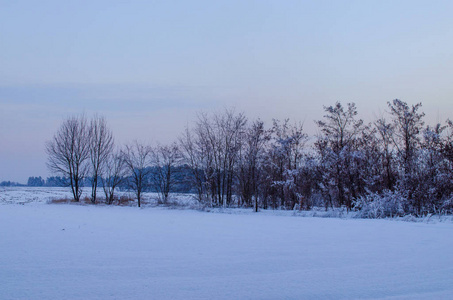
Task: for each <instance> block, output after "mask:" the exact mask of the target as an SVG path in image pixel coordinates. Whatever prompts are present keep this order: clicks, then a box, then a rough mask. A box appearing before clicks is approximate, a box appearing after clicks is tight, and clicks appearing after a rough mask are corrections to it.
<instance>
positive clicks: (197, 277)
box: [0, 188, 453, 299]
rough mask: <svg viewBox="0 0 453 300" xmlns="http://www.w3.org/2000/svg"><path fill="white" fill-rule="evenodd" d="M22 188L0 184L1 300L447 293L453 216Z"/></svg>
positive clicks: (452, 266)
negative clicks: (309, 213)
mask: <svg viewBox="0 0 453 300" xmlns="http://www.w3.org/2000/svg"><path fill="white" fill-rule="evenodd" d="M26 190H27V189H25V188H22V189H16V190H12V189H9V190H7V189H2V190H0V203H2V204H3V205H0V243H1V244H0V299H453V223H452V222H451V220H450V221H444V222H431V223H425V222H397V221H390V220H361V219H339V218H312V217H310V218H300V217H293V216H292V215H281V214H272V213H271V212H265V213H257V214H255V213H252V212H249V213H240V214H236V213H233V211H230V213H229V214H225V213H223V214H220V213H206V212H200V211H195V210H187V209H186V210H175V209H173V210H170V209H165V208H160V207H145V208H142V209H139V208H137V207H118V206H99V205H98V206H93V205H70V204H46V203H47V202H48V200H49V199H55V198H59V197H62V196H64V194H61V195H60V194H55V193H58V190H56V189H52V190H51V191H52V193H51V195H52V196H50V195H49V194H46V193H45V190H44V189H41V190H30V189H29V190H28V192H26ZM60 192H61V193H65V191H63V190H60ZM21 193H22V194H21ZM30 193H32V194H34V196H30V195H29V194H30ZM20 195H22V196H20ZM27 195H28V196H27ZM55 195H56V196H55ZM11 197H15V198H14V199H12V198H11ZM30 197H31V198H32V199H33V197H34V198H35V200H34V201H31V200H30ZM46 197H47V198H46ZM18 203H19V204H18ZM20 204H24V205H20Z"/></svg>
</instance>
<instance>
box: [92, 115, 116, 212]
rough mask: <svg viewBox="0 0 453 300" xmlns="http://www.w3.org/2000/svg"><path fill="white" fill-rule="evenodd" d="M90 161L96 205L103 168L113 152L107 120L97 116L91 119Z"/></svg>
mask: <svg viewBox="0 0 453 300" xmlns="http://www.w3.org/2000/svg"><path fill="white" fill-rule="evenodd" d="M89 136H90V161H91V178H90V179H91V202H92V203H96V191H97V187H98V182H99V177H102V166H103V165H104V164H105V163H106V162H107V159H108V157H109V155H110V154H111V153H112V151H113V145H114V141H113V135H112V132H111V131H110V129H109V128H108V127H107V122H106V120H105V118H103V117H100V116H95V117H93V119H91V123H90V129H89Z"/></svg>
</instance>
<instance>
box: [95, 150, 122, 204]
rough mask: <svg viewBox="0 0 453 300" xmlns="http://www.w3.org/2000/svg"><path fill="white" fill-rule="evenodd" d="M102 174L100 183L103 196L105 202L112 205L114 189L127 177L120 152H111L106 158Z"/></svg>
mask: <svg viewBox="0 0 453 300" xmlns="http://www.w3.org/2000/svg"><path fill="white" fill-rule="evenodd" d="M102 173H103V176H101V181H102V187H103V189H104V194H105V202H106V203H107V204H112V203H113V199H114V196H115V189H116V188H117V187H118V186H119V185H120V184H121V183H123V181H124V180H125V177H126V176H127V168H126V162H125V160H124V157H123V155H122V153H121V151H120V150H118V151H116V152H112V153H110V154H109V155H108V156H107V159H106V161H105V164H104V165H103V172H102Z"/></svg>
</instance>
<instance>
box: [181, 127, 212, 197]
mask: <svg viewBox="0 0 453 300" xmlns="http://www.w3.org/2000/svg"><path fill="white" fill-rule="evenodd" d="M179 144H180V150H181V155H182V159H183V161H184V163H186V164H187V165H188V166H189V167H190V170H191V173H192V176H191V178H190V179H191V184H192V185H193V186H195V188H196V190H197V197H198V201H200V202H201V203H203V204H206V202H207V200H208V199H207V197H206V196H205V194H206V188H205V186H206V172H205V170H204V166H205V161H206V159H208V156H207V153H206V148H205V147H203V144H202V143H201V141H200V140H199V138H198V136H197V135H194V134H193V133H192V131H191V130H190V129H189V128H186V129H185V131H184V134H183V135H182V136H181V138H180V139H179Z"/></svg>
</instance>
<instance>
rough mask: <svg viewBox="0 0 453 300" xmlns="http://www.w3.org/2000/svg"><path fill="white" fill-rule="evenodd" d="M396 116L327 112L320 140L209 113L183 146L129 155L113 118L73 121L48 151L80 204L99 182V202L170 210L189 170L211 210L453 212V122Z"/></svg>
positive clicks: (403, 111)
mask: <svg viewBox="0 0 453 300" xmlns="http://www.w3.org/2000/svg"><path fill="white" fill-rule="evenodd" d="M388 108H389V111H388V113H387V115H386V116H384V117H382V118H380V119H378V120H376V121H374V122H372V123H369V124H365V123H364V121H363V120H361V119H359V118H358V113H357V108H356V106H355V104H353V103H348V104H346V106H344V105H342V104H341V103H339V102H337V103H336V104H335V105H333V106H328V107H324V110H325V115H324V117H323V118H322V119H321V120H318V121H316V124H317V126H318V128H319V133H318V135H317V136H315V137H312V138H309V137H308V136H307V134H306V133H305V132H304V131H303V126H302V124H297V123H291V122H290V121H289V120H284V121H279V120H274V121H273V123H272V126H271V127H270V128H266V127H265V125H264V122H262V121H261V120H255V121H250V120H248V119H247V117H246V116H245V115H244V114H243V113H237V112H235V111H234V110H225V111H224V112H222V113H217V114H205V113H201V114H199V115H198V118H197V120H196V121H195V122H194V124H193V125H192V126H191V127H188V128H186V129H185V131H184V133H183V134H182V135H181V136H180V138H179V140H178V142H175V143H173V144H171V145H158V146H156V147H150V146H148V145H144V144H141V143H139V142H135V143H133V144H130V145H126V146H124V147H123V148H122V150H114V148H115V147H114V143H113V137H112V133H111V131H110V130H109V129H108V128H107V125H106V122H105V120H104V119H103V118H101V117H94V118H93V119H92V120H91V121H90V122H88V121H87V119H86V118H85V117H84V116H82V117H73V118H69V119H67V120H66V121H64V122H63V124H62V125H61V127H60V129H59V131H58V132H57V133H56V134H55V136H54V138H53V140H51V141H50V142H48V144H47V152H48V154H49V167H50V169H51V170H52V171H54V172H56V173H58V174H59V175H61V176H64V177H66V178H68V179H69V183H70V186H71V188H72V191H73V194H74V199H75V200H76V201H78V200H79V199H80V193H81V186H80V181H81V179H82V178H84V177H86V176H89V178H90V179H91V182H92V194H91V199H92V201H93V202H95V201H96V187H97V186H98V184H99V182H102V186H103V188H104V192H105V196H106V200H107V203H112V201H113V198H114V190H115V187H117V186H118V185H119V184H121V183H122V182H127V183H128V186H129V188H130V189H131V190H133V191H134V192H135V195H136V198H137V201H138V205H139V206H140V204H141V198H142V193H143V191H146V190H148V189H149V188H150V187H152V188H153V190H155V191H157V192H158V193H159V198H160V200H161V202H162V203H167V201H168V198H169V195H170V193H171V192H172V187H173V186H174V185H175V183H176V182H175V180H176V177H175V170H176V169H177V167H178V166H182V165H184V166H185V167H186V168H188V169H189V170H190V176H187V178H186V180H188V181H189V182H190V185H191V187H192V192H194V193H195V194H196V197H197V199H198V200H199V201H200V203H201V204H202V205H205V206H211V207H215V206H217V207H219V206H223V207H226V206H242V207H254V208H255V210H257V211H258V209H259V208H263V209H267V208H274V209H278V208H279V209H295V208H297V209H310V208H312V207H313V206H323V207H325V208H326V209H327V208H329V207H345V208H346V209H348V210H351V209H360V210H363V211H367V209H370V207H373V209H374V210H376V209H380V211H381V212H383V213H384V214H389V213H390V214H392V215H395V214H404V213H415V214H424V213H438V212H440V211H442V210H443V211H448V210H451V208H452V203H453V201H452V197H453V171H452V166H453V122H451V121H447V122H446V124H445V125H441V124H437V125H435V126H434V127H430V126H425V124H424V121H423V118H424V114H423V113H422V112H420V109H421V104H416V105H412V106H410V105H408V104H407V103H405V102H403V101H401V100H398V99H395V100H393V101H391V102H388ZM395 199H397V200H395ZM377 203H380V204H379V207H377V206H376V204H377ZM373 205H374V206H373ZM374 213H376V211H374Z"/></svg>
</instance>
